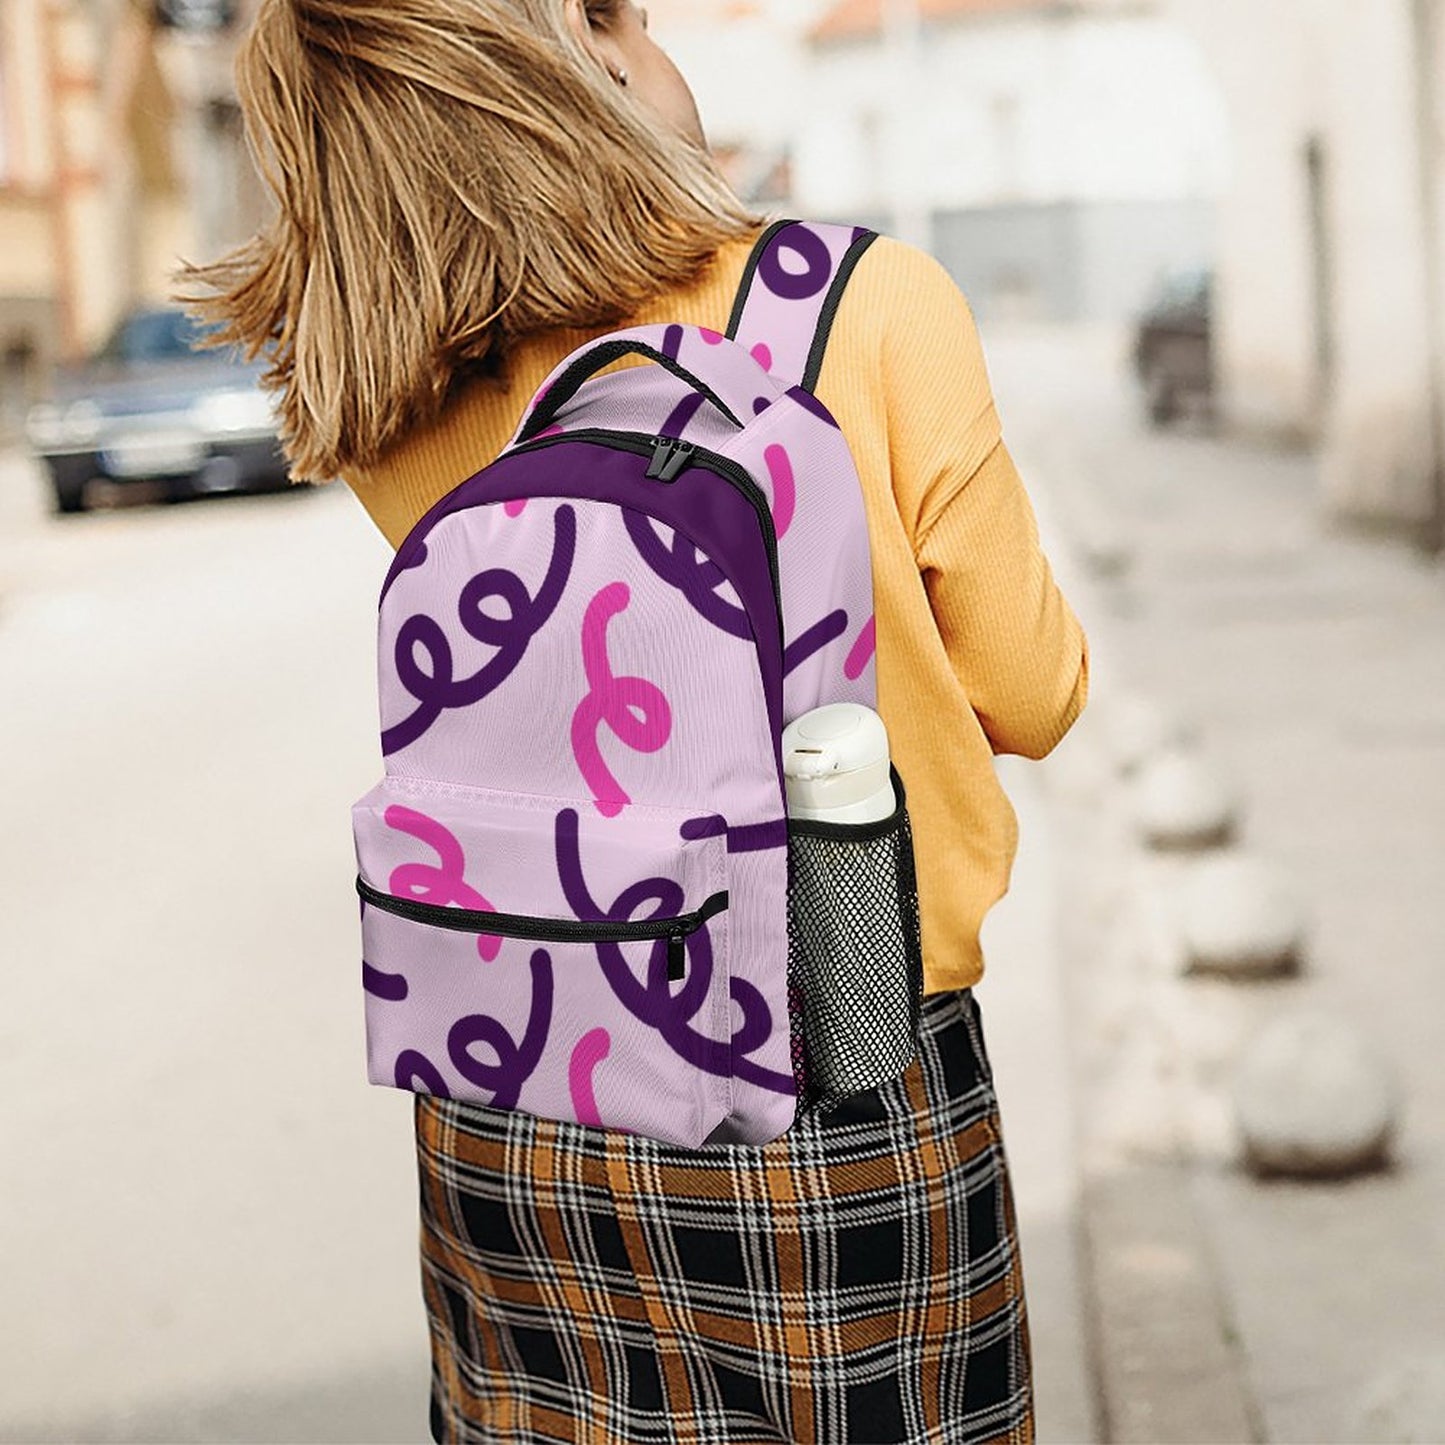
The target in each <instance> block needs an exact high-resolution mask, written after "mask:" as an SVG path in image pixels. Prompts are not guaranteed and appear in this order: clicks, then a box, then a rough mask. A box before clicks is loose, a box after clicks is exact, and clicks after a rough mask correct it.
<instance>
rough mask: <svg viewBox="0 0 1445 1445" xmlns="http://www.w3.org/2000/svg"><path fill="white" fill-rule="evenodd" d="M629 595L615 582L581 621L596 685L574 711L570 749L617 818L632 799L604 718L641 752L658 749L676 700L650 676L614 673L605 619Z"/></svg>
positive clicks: (606, 810) (601, 807) (623, 606)
mask: <svg viewBox="0 0 1445 1445" xmlns="http://www.w3.org/2000/svg"><path fill="white" fill-rule="evenodd" d="M631 601H632V592H631V589H630V588H629V587H628V586H627V584H626V583H625V582H613V583H611V584H610V585H609V586H607V587H604V588H603V589H602V591H600V592H599V593H598V594H597V595H596V596H595V597H594V598H593V599H592V601H591V602H590V603H588V605H587V613H586V616H585V617H584V618H583V621H582V664H583V666H584V667H585V668H586V670H587V681H588V684H589V685H590V687H591V689H592V690H591V692H590V693H588V695H587V696H586V697H585V698H583V699H582V702H581V703H580V705H579V706H578V708H577V711H576V712H575V713H574V714H573V715H572V752H573V755H574V756H575V757H576V759H577V766H578V768H579V769H580V770H581V773H582V776H583V778H584V779H585V780H586V782H587V786H588V787H589V788H590V789H591V790H592V796H593V799H594V800H595V802H596V804H597V811H598V812H599V813H601V814H602V816H603V817H604V818H615V817H616V816H617V815H618V814H619V813H620V812H621V811H622V810H623V809H624V808H625V807H626V806H627V805H628V804H629V803H630V802H631V801H632V799H631V798H630V797H628V795H627V794H626V793H625V792H624V791H623V788H622V785H621V784H620V783H619V782H618V781H617V779H616V778H615V777H614V776H613V775H612V771H611V769H609V768H608V766H607V764H606V762H605V761H604V760H603V757H602V750H601V748H599V747H598V745H597V732H598V729H599V728H600V727H601V726H602V724H603V723H606V724H607V726H608V727H609V728H611V729H612V731H613V732H614V733H616V734H617V736H618V738H619V739H621V741H622V742H623V744H624V745H625V746H627V747H629V748H631V749H632V750H633V751H634V752H638V753H655V752H657V751H658V750H659V749H660V748H662V747H665V746H666V745H667V741H668V739H669V738H670V737H671V736H672V706H671V704H670V703H669V702H668V700H667V697H666V695H665V694H664V693H663V691H662V689H661V688H660V687H658V686H657V685H656V684H655V683H652V682H648V681H647V679H646V678H642V677H617V676H615V675H614V674H613V671H612V661H611V659H610V658H609V657H608V655H607V624H608V623H609V622H610V621H611V620H612V619H613V618H614V617H615V616H617V614H618V613H619V612H625V611H626V610H627V607H628V605H629V604H630V603H631Z"/></svg>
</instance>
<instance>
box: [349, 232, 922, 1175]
mask: <svg viewBox="0 0 1445 1445" xmlns="http://www.w3.org/2000/svg"><path fill="white" fill-rule="evenodd" d="M874 239H875V237H874V235H873V233H872V232H869V231H865V230H862V229H854V228H851V227H841V226H829V225H814V224H804V223H800V222H795V221H782V222H778V223H777V224H775V225H773V226H772V227H770V228H769V229H768V230H767V231H766V232H765V233H764V235H763V236H762V237H761V239H760V240H759V242H758V245H757V247H756V249H755V250H754V252H753V255H752V257H751V258H750V260H749V263H748V267H747V270H746V272H745V274H744V280H743V284H742V286H741V288H740V291H739V295H738V300H737V303H736V305H735V306H734V309H733V315H732V320H731V324H730V326H729V328H728V334H727V336H726V337H723V336H719V335H718V334H717V333H716V332H712V331H707V330H704V329H702V328H700V327H696V326H683V325H669V326H646V327H637V328H635V329H631V330H624V331H617V332H613V333H612V334H610V335H607V336H603V337H600V338H598V339H596V340H594V341H591V342H589V343H587V344H586V345H584V346H582V347H579V348H578V349H577V350H576V351H574V352H573V353H572V354H571V355H570V356H569V357H567V359H566V360H565V361H564V362H562V364H561V365H560V366H558V367H557V369H556V370H555V371H554V372H553V373H552V375H551V376H550V377H549V378H548V380H547V382H546V383H545V384H544V385H543V387H542V388H541V389H540V390H539V391H538V393H537V395H536V397H535V398H534V399H533V401H532V403H531V404H530V405H529V407H528V409H527V411H526V414H525V416H524V418H523V420H522V422H521V424H520V426H519V427H518V430H517V432H516V434H515V435H514V437H513V438H512V440H511V442H510V443H509V444H508V446H507V447H506V449H505V450H504V451H503V452H502V454H501V455H500V456H499V457H498V458H497V460H496V461H494V462H493V463H492V464H491V465H490V466H487V467H485V468H484V469H483V470H482V471H480V472H478V473H477V474H476V475H475V476H473V477H471V478H469V479H468V480H467V481H464V482H462V483H461V484H460V485H459V486H457V487H456V488H454V489H453V490H452V491H451V492H449V493H448V494H447V495H446V496H444V497H443V498H442V499H441V500H440V501H439V502H438V503H437V504H436V505H435V506H434V507H432V508H431V510H430V511H429V512H427V514H426V515H425V516H424V517H422V518H421V520H420V521H419V522H418V523H417V525H416V526H415V527H414V528H413V529H412V531H411V533H410V534H409V535H408V537H407V538H406V540H405V541H404V542H403V544H402V545H401V547H400V548H399V549H398V551H397V554H396V558H395V561H394V562H393V564H392V566H391V569H390V571H389V572H388V574H387V577H386V580H385V583H384V585H383V587H382V592H381V603H380V609H379V661H380V669H379V688H380V712H381V726H382V733H381V742H382V754H383V756H384V759H385V768H386V773H385V777H384V778H383V779H382V781H381V782H380V783H379V784H378V785H377V786H376V787H375V788H373V789H372V790H371V791H370V792H368V793H367V794H366V796H365V797H363V798H361V799H360V800H359V801H358V802H357V803H356V805H355V806H354V808H353V810H352V813H353V824H354V831H355V841H356V855H357V864H358V867H359V870H360V871H359V876H358V878H357V891H358V893H359V894H360V895H361V899H362V903H361V928H362V943H363V956H364V963H363V974H364V983H365V990H366V1019H367V1043H368V1055H369V1076H370V1079H371V1081H372V1082H373V1083H376V1084H384V1085H390V1086H394V1087H397V1088H402V1089H411V1090H414V1091H417V1092H425V1093H429V1094H433V1095H437V1096H440V1097H443V1098H450V1099H455V1100H458V1101H464V1102H466V1103H467V1104H469V1105H476V1106H482V1107H490V1108H495V1109H507V1110H519V1111H522V1112H524V1113H528V1114H533V1115H536V1116H538V1117H541V1118H546V1119H552V1120H558V1121H564V1122H566V1123H569V1124H572V1125H581V1126H593V1127H605V1128H611V1129H617V1130H622V1131H625V1132H628V1133H632V1134H637V1135H641V1136H644V1137H647V1138H652V1139H656V1140H660V1141H664V1142H667V1143H672V1144H679V1145H684V1146H687V1147H689V1148H699V1147H704V1146H706V1145H709V1144H763V1143H767V1142H768V1141H770V1140H772V1139H775V1138H777V1137H779V1136H780V1135H782V1134H784V1133H786V1132H787V1130H788V1129H789V1128H790V1127H791V1125H792V1124H793V1122H794V1120H795V1119H796V1118H797V1117H798V1116H799V1114H800V1113H803V1112H805V1111H810V1110H814V1111H820V1112H821V1111H826V1110H827V1109H829V1108H831V1107H833V1105H835V1104H836V1103H837V1101H838V1100H840V1099H842V1098H846V1097H847V1096H848V1095H849V1094H852V1093H856V1092H858V1091H859V1090H863V1089H869V1088H873V1087H875V1086H877V1085H879V1084H881V1083H884V1082H886V1081H887V1080H889V1079H893V1078H897V1077H898V1076H899V1075H900V1074H901V1073H902V1072H903V1071H904V1070H905V1069H906V1068H907V1066H908V1064H909V1063H910V1062H911V1061H912V1059H913V1057H914V1055H915V1053H916V1051H917V1040H918V1027H919V1017H920V1007H921V998H922V959H921V950H920V940H919V921H918V905H917V892H916V882H915V877H914V871H913V853H912V841H911V835H910V831H909V823H908V813H907V808H906V805H905V803H904V798H903V788H902V781H901V779H900V778H898V776H897V772H896V770H895V772H894V784H895V789H896V792H897V797H898V807H897V810H896V812H895V813H894V815H893V816H892V817H891V818H889V819H887V820H885V821H884V822H882V823H874V824H825V823H807V824H804V823H802V822H800V821H797V820H793V821H791V822H790V821H789V819H788V817H787V812H786V805H785V788H784V782H783V767H782V744H781V737H782V732H783V728H784V727H785V725H786V724H788V723H789V722H791V721H792V720H793V719H794V718H796V717H798V716H799V715H801V714H802V713H804V712H807V711H809V710H811V709H813V708H816V707H820V706H822V705H823V704H825V703H834V702H856V703H863V704H865V705H867V706H869V707H873V706H876V688H875V658H874V652H875V641H874V613H873V591H872V571H871V554H870V546H869V535H868V522H867V518H866V515H865V512H864V505H863V494H862V490H861V487H860V484H859V480H858V475H857V472H856V469H855V467H854V464H853V460H852V457H851V455H850V454H849V450H848V446H847V444H846V442H845V441H844V438H843V434H842V432H841V431H840V430H839V429H838V426H837V424H836V423H835V422H834V420H833V418H832V417H831V416H830V415H829V414H828V412H827V411H826V409H825V408H824V407H823V406H822V404H821V403H820V402H819V401H818V400H817V399H816V398H815V397H814V396H813V394H812V387H813V385H814V384H815V382H816V379H817V376H818V373H819V370H820V369H821V366H822V359H823V351H824V347H825V346H826V344H827V340H828V332H829V329H830V327H831V325H832V320H833V316H834V314H835V312H836V310H837V307H838V303H839V300H840V299H841V296H842V293H843V288H844V287H845V286H846V284H847V282H848V278H849V275H850V274H851V272H852V270H853V267H854V266H855V264H856V263H857V261H858V259H859V257H860V256H861V255H862V254H863V252H864V251H865V250H866V249H867V247H868V245H869V244H870V243H871V242H872V241H873V240H874ZM633 354H635V355H638V356H641V357H643V358H645V359H646V360H648V361H650V362H652V363H655V364H653V365H648V366H629V367H626V368H622V369H614V370H612V371H610V372H605V374H604V371H605V368H607V367H609V366H610V365H611V363H613V362H614V361H616V360H618V359H619V358H621V357H624V356H628V355H633Z"/></svg>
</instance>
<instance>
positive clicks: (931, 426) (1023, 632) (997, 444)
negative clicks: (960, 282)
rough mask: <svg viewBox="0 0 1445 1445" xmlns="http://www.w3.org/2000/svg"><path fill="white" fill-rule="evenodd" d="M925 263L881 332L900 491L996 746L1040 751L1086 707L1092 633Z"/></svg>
mask: <svg viewBox="0 0 1445 1445" xmlns="http://www.w3.org/2000/svg"><path fill="white" fill-rule="evenodd" d="M910 260H911V263H912V266H913V269H914V270H915V271H916V272H917V273H918V274H917V276H916V278H915V284H914V285H912V286H910V287H909V288H908V291H907V293H906V298H904V299H901V303H900V304H899V305H898V306H897V307H896V308H895V310H894V311H893V313H892V314H891V315H890V316H889V318H888V321H887V323H886V327H885V337H884V346H883V351H884V377H885V391H886V394H887V408H888V418H889V421H888V430H889V452H890V464H891V470H892V473H893V478H894V491H895V496H896V498H897V501H898V505H899V509H900V512H901V513H902V515H903V520H904V526H905V528H906V529H907V530H908V532H909V535H910V537H911V539H912V544H913V552H914V557H915V559H916V561H917V564H918V569H919V572H920V574H921V575H922V578H923V582H924V586H925V588H926V590H927V593H928V598H929V604H930V607H931V610H932V612H933V616H934V621H935V623H936V625H937V627H938V632H939V637H940V639H941V641H942V644H943V647H944V649H945V651H946V652H947V654H948V659H949V662H950V664H951V666H952V668H953V670H954V673H955V674H956V675H957V677H958V679H959V682H960V685H961V686H962V687H963V689H964V691H965V693H966V694H967V696H968V698H969V701H970V703H971V704H972V706H973V709H974V712H975V713H976V715H977V716H978V719H979V723H980V725H981V726H982V728H983V730H984V733H985V735H986V736H987V737H988V739H989V742H990V744H991V745H992V747H993V750H994V752H995V753H1018V754H1021V755H1022V756H1024V757H1029V758H1042V757H1044V756H1046V755H1047V754H1048V753H1049V752H1051V751H1052V750H1053V748H1054V747H1055V746H1056V745H1057V744H1058V742H1059V741H1060V739H1062V738H1063V736H1064V734H1065V733H1067V732H1068V730H1069V728H1070V727H1072V726H1073V723H1074V721H1075V719H1076V718H1077V717H1078V716H1079V713H1080V712H1081V711H1082V710H1083V707H1084V703H1085V701H1086V698H1087V694H1088V676H1089V666H1088V662H1089V658H1088V643H1087V640H1086V638H1085V636H1084V632H1083V629H1082V628H1081V626H1080V625H1079V621H1078V619H1077V618H1076V617H1075V615H1074V613H1073V610H1072V609H1071V608H1070V606H1069V604H1068V602H1067V601H1066V600H1065V599H1064V596H1063V594H1062V593H1061V592H1060V591H1059V588H1058V585H1057V583H1056V582H1055V580H1054V576H1053V572H1052V569H1051V568H1050V566H1049V563H1048V560H1047V559H1046V558H1045V556H1044V554H1043V552H1042V550H1041V549H1040V546H1039V534H1038V526H1037V522H1036V520H1035V517H1034V512H1033V508H1032V506H1031V505H1030V502H1029V498H1028V494H1027V492H1026V491H1025V488H1024V484H1023V480H1022V478H1021V477H1020V476H1019V474H1018V471H1017V469H1016V468H1015V466H1014V462H1013V458H1012V457H1011V456H1010V454H1009V452H1008V449H1007V447H1006V446H1005V444H1004V441H1003V438H1002V434H1001V428H1000V423H999V418H998V413H997V411H996V409H995V406H994V400H993V395H992V391H991V388H990V385H989V380H988V373H987V368H986V366H985V363H984V358H983V350H982V345H981V343H980V340H979V336H978V331H977V328H976V326H975V325H974V319H973V314H972V311H971V309H970V308H969V305H968V302H967V300H966V299H965V298H964V296H963V294H962V292H960V291H959V289H958V287H957V286H956V285H955V284H954V283H953V281H952V279H951V278H950V277H949V275H948V273H947V272H946V271H945V270H944V268H943V267H942V266H941V265H940V264H939V263H938V262H937V261H934V260H933V259H932V258H931V257H925V256H923V255H922V253H913V254H912V256H911V257H910Z"/></svg>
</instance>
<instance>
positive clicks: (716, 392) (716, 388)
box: [512, 325, 786, 446]
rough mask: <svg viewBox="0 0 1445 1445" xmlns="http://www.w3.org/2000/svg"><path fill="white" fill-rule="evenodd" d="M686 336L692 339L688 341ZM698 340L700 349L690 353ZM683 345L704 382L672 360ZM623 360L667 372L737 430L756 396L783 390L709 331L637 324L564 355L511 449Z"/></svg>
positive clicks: (742, 353) (543, 427)
mask: <svg viewBox="0 0 1445 1445" xmlns="http://www.w3.org/2000/svg"><path fill="white" fill-rule="evenodd" d="M688 333H693V335H692V336H691V337H689V335H688ZM699 338H700V339H701V341H702V342H704V343H706V346H705V348H702V349H694V348H696V346H697V341H698V339H699ZM689 341H690V342H691V343H692V345H690V346H689V348H688V349H689V351H691V352H692V354H693V355H696V356H698V357H699V359H700V360H701V359H702V358H703V357H704V356H705V357H706V360H707V363H708V364H707V368H706V369H707V375H708V379H707V380H706V381H704V380H703V379H702V378H701V377H700V376H699V375H698V374H697V372H695V371H693V370H691V369H690V368H689V367H687V366H685V365H684V364H683V363H682V362H681V361H680V360H679V359H678V356H679V352H680V351H681V350H682V348H683V345H684V343H686V342H689ZM624 356H643V357H646V358H647V359H648V360H649V361H652V362H654V363H656V364H657V365H658V366H661V367H663V368H664V369H665V370H667V371H670V372H671V373H672V374H673V375H674V376H676V377H677V378H678V379H679V380H680V381H682V382H684V383H686V385H687V386H689V387H690V388H691V389H692V390H693V391H695V392H697V393H699V394H700V395H701V396H703V397H705V398H706V399H707V401H709V402H710V403H711V404H712V405H713V406H714V407H716V408H717V410H718V411H719V412H720V413H721V414H722V415H723V416H724V417H725V418H726V419H727V420H728V421H729V422H730V423H731V424H732V425H733V426H735V427H737V428H738V430H739V431H741V430H742V428H743V426H744V425H745V422H744V420H743V418H744V417H747V418H751V417H752V416H753V415H754V412H755V408H756V401H757V398H758V397H760V396H768V395H769V394H771V395H774V396H775V395H778V394H781V392H782V391H783V390H785V389H786V388H784V387H782V386H780V384H779V383H778V382H777V381H776V380H774V378H772V377H770V376H769V375H768V373H767V372H766V371H765V370H764V369H763V367H762V366H761V365H759V363H758V362H757V361H756V360H755V359H754V358H753V357H751V356H749V355H748V353H747V352H746V351H743V350H742V349H741V348H740V347H737V346H734V345H732V344H731V343H729V342H728V341H727V339H726V338H725V337H723V336H720V335H719V334H718V333H717V332H715V331H708V330H707V329H706V328H703V327H697V326H686V327H685V326H680V325H670V326H637V327H633V328H632V329H631V330H628V331H614V332H611V333H609V334H608V335H606V336H602V337H598V338H596V339H595V340H593V341H590V342H587V343H585V344H584V345H582V346H580V347H579V348H578V349H577V350H576V351H574V352H573V353H572V354H571V355H570V356H568V357H567V358H566V359H565V360H564V361H563V362H562V363H561V365H559V366H558V367H557V369H556V370H555V371H553V373H552V375H551V376H550V377H548V378H547V380H546V381H545V382H543V384H542V386H541V388H539V390H538V392H537V399H536V401H535V402H534V404H533V407H532V410H531V411H530V412H529V413H528V415H527V417H526V419H525V420H524V421H523V423H522V425H521V427H520V429H519V430H518V432H517V435H516V438H515V440H514V441H513V442H512V445H513V446H520V445H521V444H522V443H524V442H527V441H530V440H531V439H532V438H533V437H535V436H536V435H537V434H538V433H539V432H542V431H545V430H546V428H547V427H548V426H549V425H551V424H552V423H553V422H554V421H555V420H556V418H557V415H558V413H559V412H560V411H561V410H562V408H563V407H564V406H566V404H567V403H568V402H569V401H571V400H572V398H573V397H574V396H576V394H577V393H578V391H580V390H581V388H582V386H583V384H584V383H585V382H587V381H588V380H590V379H591V378H592V377H594V376H595V375H596V374H597V373H598V372H599V371H602V370H604V369H605V368H606V367H609V366H611V365H612V363H613V362H614V361H617V360H619V359H620V358H621V357H624Z"/></svg>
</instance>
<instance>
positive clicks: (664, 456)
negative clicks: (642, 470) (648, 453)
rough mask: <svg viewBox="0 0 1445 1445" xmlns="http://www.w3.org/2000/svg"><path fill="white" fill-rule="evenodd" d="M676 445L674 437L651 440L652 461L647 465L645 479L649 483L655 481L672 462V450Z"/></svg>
mask: <svg viewBox="0 0 1445 1445" xmlns="http://www.w3.org/2000/svg"><path fill="white" fill-rule="evenodd" d="M676 445H677V441H676V439H675V438H674V437H653V439H652V460H651V461H650V462H649V463H648V464H647V479H648V481H650V482H655V481H657V480H658V479H659V478H660V477H661V476H662V473H663V470H664V469H665V468H666V467H667V465H668V463H669V462H671V461H672V449H673V447H674V446H676Z"/></svg>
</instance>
